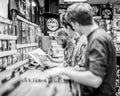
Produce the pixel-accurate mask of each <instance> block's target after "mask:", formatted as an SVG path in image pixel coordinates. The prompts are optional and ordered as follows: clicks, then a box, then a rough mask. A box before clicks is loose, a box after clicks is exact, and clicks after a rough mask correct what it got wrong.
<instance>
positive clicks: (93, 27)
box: [84, 23, 99, 36]
mask: <svg viewBox="0 0 120 96" xmlns="http://www.w3.org/2000/svg"><path fill="white" fill-rule="evenodd" d="M97 28H99V26H98V25H97V24H96V23H94V24H93V25H90V26H85V27H84V33H85V35H86V36H88V35H89V34H90V33H91V32H92V31H94V30H95V29H97Z"/></svg>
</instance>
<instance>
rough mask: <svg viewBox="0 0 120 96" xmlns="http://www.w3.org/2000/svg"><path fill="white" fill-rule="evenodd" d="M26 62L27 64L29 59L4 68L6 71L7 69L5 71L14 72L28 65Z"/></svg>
mask: <svg viewBox="0 0 120 96" xmlns="http://www.w3.org/2000/svg"><path fill="white" fill-rule="evenodd" d="M28 62H29V59H26V60H24V61H20V62H17V63H15V64H14V65H11V66H8V67H6V69H7V70H14V69H17V68H19V67H20V66H23V65H25V64H26V63H28Z"/></svg>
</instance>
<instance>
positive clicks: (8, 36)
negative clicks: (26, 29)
mask: <svg viewBox="0 0 120 96" xmlns="http://www.w3.org/2000/svg"><path fill="white" fill-rule="evenodd" d="M16 39H17V36H13V35H0V40H16Z"/></svg>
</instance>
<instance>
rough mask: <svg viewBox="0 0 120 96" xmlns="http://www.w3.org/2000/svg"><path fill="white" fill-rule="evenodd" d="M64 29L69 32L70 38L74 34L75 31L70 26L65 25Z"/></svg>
mask: <svg viewBox="0 0 120 96" xmlns="http://www.w3.org/2000/svg"><path fill="white" fill-rule="evenodd" d="M66 30H67V31H68V32H69V36H70V38H73V37H74V35H75V32H74V31H73V30H72V29H71V28H70V26H67V28H66Z"/></svg>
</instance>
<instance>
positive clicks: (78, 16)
mask: <svg viewBox="0 0 120 96" xmlns="http://www.w3.org/2000/svg"><path fill="white" fill-rule="evenodd" d="M66 18H67V20H68V21H69V22H70V24H71V25H72V26H73V28H74V29H75V31H76V32H78V33H79V34H80V35H82V34H85V35H86V36H87V39H88V46H87V53H86V61H85V62H86V63H85V68H86V70H85V71H75V70H71V69H68V68H60V67H58V68H54V69H51V70H48V71H46V72H47V73H49V74H48V76H47V77H50V76H56V75H60V74H65V75H67V76H69V77H70V78H71V79H72V80H74V81H76V82H79V83H80V84H82V85H83V87H82V88H83V89H82V96H114V92H115V81H116V52H115V47H114V43H113V41H112V39H111V37H110V36H109V35H108V34H107V32H106V31H105V30H103V29H100V28H99V26H98V25H97V24H96V23H95V21H94V19H93V16H92V8H91V6H90V5H89V4H87V3H76V4H73V5H71V6H70V7H69V8H68V9H67V15H66Z"/></svg>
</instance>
